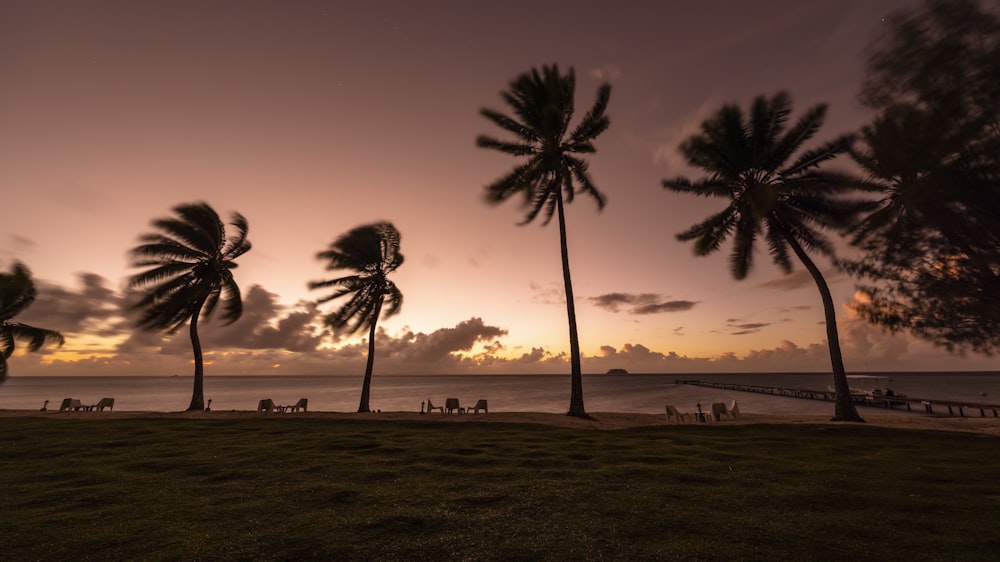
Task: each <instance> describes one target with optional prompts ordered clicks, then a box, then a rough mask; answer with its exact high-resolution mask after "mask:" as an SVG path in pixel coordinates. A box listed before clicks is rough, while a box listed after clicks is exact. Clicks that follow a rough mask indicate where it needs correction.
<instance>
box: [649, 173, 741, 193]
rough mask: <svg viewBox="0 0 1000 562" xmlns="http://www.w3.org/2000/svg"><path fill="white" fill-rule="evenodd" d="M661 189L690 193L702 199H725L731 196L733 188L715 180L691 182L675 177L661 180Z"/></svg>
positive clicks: (707, 179) (705, 179) (706, 179)
mask: <svg viewBox="0 0 1000 562" xmlns="http://www.w3.org/2000/svg"><path fill="white" fill-rule="evenodd" d="M663 187H664V188H666V189H669V190H671V191H676V192H678V193H691V194H692V195H700V196H702V197H726V198H731V197H732V196H733V187H732V185H731V184H729V183H727V182H720V181H719V180H717V179H715V178H704V179H700V180H698V181H695V182H692V181H691V180H689V179H688V178H685V177H676V178H673V179H665V180H663Z"/></svg>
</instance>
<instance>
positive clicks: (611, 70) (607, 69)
mask: <svg viewBox="0 0 1000 562" xmlns="http://www.w3.org/2000/svg"><path fill="white" fill-rule="evenodd" d="M590 76H591V77H593V78H594V79H595V80H600V81H602V82H613V81H615V80H618V79H619V78H621V77H622V69H621V67H619V66H618V65H616V64H611V63H604V64H602V65H601V66H599V67H597V68H592V69H591V70H590Z"/></svg>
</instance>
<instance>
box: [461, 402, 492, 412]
mask: <svg viewBox="0 0 1000 562" xmlns="http://www.w3.org/2000/svg"><path fill="white" fill-rule="evenodd" d="M470 410H471V411H472V413H473V414H478V413H479V410H482V411H484V412H486V413H487V414H488V413H490V409H489V408H487V407H486V401H485V400H480V401H479V402H476V405H475V406H473V407H471V408H466V410H465V411H466V412H468V411H470Z"/></svg>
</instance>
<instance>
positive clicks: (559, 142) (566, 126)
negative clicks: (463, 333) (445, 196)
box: [476, 64, 611, 417]
mask: <svg viewBox="0 0 1000 562" xmlns="http://www.w3.org/2000/svg"><path fill="white" fill-rule="evenodd" d="M575 90H576V76H575V74H574V73H573V69H572V68H570V69H569V72H568V73H567V74H565V75H562V74H560V73H559V68H558V66H556V65H554V64H553V65H552V66H543V67H542V69H541V71H539V70H538V69H532V70H531V72H526V73H524V74H521V75H520V76H518V77H517V78H516V79H514V80H513V81H512V82H511V83H510V87H509V89H508V90H506V91H503V92H501V93H500V95H501V97H502V98H503V100H504V101H505V102H507V105H509V106H510V108H511V110H512V111H513V112H514V115H515V116H516V118H512V117H508V116H507V115H504V114H503V113H500V112H497V111H493V110H491V109H483V110H481V111H480V113H481V114H482V115H483V116H484V117H486V118H487V119H489V120H490V121H492V122H493V123H495V124H496V125H497V126H499V127H500V128H501V129H503V130H505V131H507V132H508V133H511V134H512V135H514V137H515V139H514V140H513V141H503V140H499V139H496V138H494V137H491V136H487V135H480V136H479V137H478V138H477V139H476V144H477V145H478V146H480V147H482V148H492V149H495V150H499V151H501V152H504V153H506V154H510V155H512V156H517V157H526V161H525V162H523V163H522V164H519V165H517V166H515V167H514V169H513V170H511V171H510V172H509V173H508V174H507V175H505V176H503V177H501V178H500V179H498V180H497V181H495V182H493V183H492V184H490V185H488V186H486V200H487V201H488V202H489V203H491V204H497V203H500V202H502V201H506V200H507V199H508V198H510V197H511V196H513V195H515V194H517V193H521V194H523V195H524V202H525V205H526V206H527V208H528V213H527V215H526V216H525V219H524V222H523V223H522V224H527V223H529V222H531V221H533V220H535V217H537V216H538V215H539V214H544V215H545V221H544V222H543V223H542V224H548V222H549V221H550V220H552V216H553V215H556V216H558V217H559V243H560V250H561V254H562V268H563V284H564V286H565V292H566V315H567V318H568V320H569V348H570V371H571V373H570V374H571V378H570V381H571V391H570V406H569V412H567V414H568V415H571V416H577V417H589V416H587V412H586V410H585V409H584V405H583V379H582V375H581V367H580V342H579V337H578V335H577V329H576V309H575V306H574V303H573V284H572V281H571V278H570V270H569V249H568V247H567V243H566V217H565V211H564V203H563V198H565V200H566V202H567V203H568V202H571V201H573V197H574V195H575V194H576V193H577V192H579V193H586V194H587V195H590V196H591V197H593V198H594V200H595V201H597V206H598V209H602V208H604V203H605V199H604V195H603V194H602V193H601V192H600V191H598V190H597V187H595V186H594V182H593V181H592V180H591V179H590V174H589V173H588V172H587V166H588V165H587V162H586V161H585V160H583V159H581V158H580V157H579V156H577V155H579V154H589V153H592V152H596V150H597V149H596V148H594V145H593V141H594V140H595V139H596V138H597V137H598V135H600V134H601V133H603V132H604V131H606V130H607V128H608V126H609V124H610V121H609V119H608V117H607V116H606V115H605V114H604V112H605V110H606V109H607V106H608V99H609V98H610V97H611V86H610V85H609V84H602V85H601V86H600V87H599V88H598V90H597V99H596V100H595V101H594V105H593V107H591V108H590V111H589V112H587V114H586V115H584V117H583V119H581V120H580V122H579V124H577V126H576V127H575V128H573V130H572V132H570V122H571V121H572V119H573V104H574V101H573V100H574V96H575Z"/></svg>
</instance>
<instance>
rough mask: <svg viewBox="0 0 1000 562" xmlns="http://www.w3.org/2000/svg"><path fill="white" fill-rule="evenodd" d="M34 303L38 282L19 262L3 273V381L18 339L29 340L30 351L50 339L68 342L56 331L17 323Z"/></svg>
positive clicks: (0, 297) (0, 373) (0, 327)
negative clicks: (36, 283) (20, 316)
mask: <svg viewBox="0 0 1000 562" xmlns="http://www.w3.org/2000/svg"><path fill="white" fill-rule="evenodd" d="M33 302H35V283H34V282H33V281H32V280H31V272H30V271H28V268H27V267H25V266H24V265H23V264H21V263H17V262H15V263H14V264H13V266H12V267H11V270H10V273H0V382H3V381H4V380H5V379H6V378H7V359H9V358H10V356H11V355H12V354H13V353H14V346H15V341H16V340H19V339H20V340H28V351H38V350H39V349H41V347H42V346H43V345H45V343H46V342H54V343H57V344H59V345H60V346H61V345H62V344H63V342H64V341H65V340H64V339H63V336H62V334H60V333H59V332H56V331H54V330H47V329H45V328H36V327H34V326H29V325H27V324H22V323H20V322H14V318H15V317H17V315H19V314H21V313H22V312H24V311H25V310H26V309H27V308H28V307H29V306H31V303H33Z"/></svg>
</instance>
